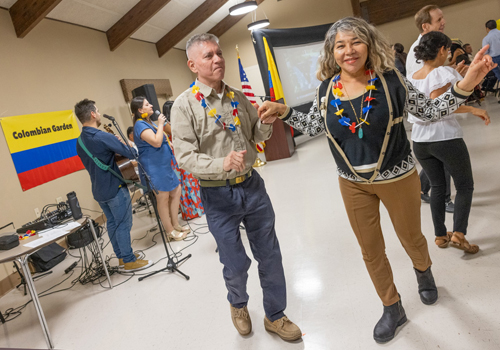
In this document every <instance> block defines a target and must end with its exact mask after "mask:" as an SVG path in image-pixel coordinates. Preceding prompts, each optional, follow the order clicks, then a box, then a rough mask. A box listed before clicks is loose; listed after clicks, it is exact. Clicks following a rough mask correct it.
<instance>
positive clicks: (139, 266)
mask: <svg viewBox="0 0 500 350" xmlns="http://www.w3.org/2000/svg"><path fill="white" fill-rule="evenodd" d="M151 265H153V262H152V261H151V260H140V259H137V260H136V261H134V262H129V263H126V264H125V267H124V268H123V269H124V270H125V271H127V272H132V271H139V270H144V269H147V268H148V267H150V266H151Z"/></svg>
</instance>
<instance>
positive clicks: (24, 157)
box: [1, 110, 84, 191]
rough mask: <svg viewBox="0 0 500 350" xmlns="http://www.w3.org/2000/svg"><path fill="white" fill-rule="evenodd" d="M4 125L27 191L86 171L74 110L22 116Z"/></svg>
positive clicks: (8, 119)
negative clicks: (78, 139)
mask: <svg viewBox="0 0 500 350" xmlns="http://www.w3.org/2000/svg"><path fill="white" fill-rule="evenodd" d="M1 124H2V129H3V132H4V134H5V139H6V140H7V145H8V146H9V150H10V153H11V156H12V161H13V162H14V166H15V168H16V172H17V176H18V177H19V182H20V183H21V187H22V189H23V191H26V190H29V189H30V188H33V187H36V186H39V185H41V184H44V183H46V182H49V181H52V180H55V179H57V178H59V177H62V176H64V175H68V174H71V173H73V172H75V171H78V170H81V169H83V168H84V166H83V163H82V161H81V160H80V158H79V157H78V155H77V154H76V140H77V138H78V136H79V135H80V129H79V128H78V124H77V122H76V117H75V115H74V114H73V111H71V110H68V111H60V112H50V113H38V114H27V115H19V116H15V117H8V118H3V119H2V120H1Z"/></svg>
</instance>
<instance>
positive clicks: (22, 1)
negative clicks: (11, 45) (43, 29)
mask: <svg viewBox="0 0 500 350" xmlns="http://www.w3.org/2000/svg"><path fill="white" fill-rule="evenodd" d="M61 1H62V0H17V1H16V2H15V3H14V5H12V6H11V7H10V9H9V13H10V17H11V18H12V23H13V24H14V29H15V30H16V35H17V37H18V38H24V37H25V36H26V35H27V34H28V33H29V32H30V31H31V30H32V29H33V28H35V26H36V25H37V24H38V23H40V21H41V20H42V19H44V18H45V16H47V14H48V13H49V12H50V11H52V10H53V9H54V8H55V7H56V6H57V5H58V4H59V3H60V2H61Z"/></svg>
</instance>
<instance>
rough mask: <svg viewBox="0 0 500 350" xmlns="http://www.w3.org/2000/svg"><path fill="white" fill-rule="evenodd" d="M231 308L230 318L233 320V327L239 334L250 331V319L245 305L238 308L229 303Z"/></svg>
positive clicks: (246, 333) (245, 333)
mask: <svg viewBox="0 0 500 350" xmlns="http://www.w3.org/2000/svg"><path fill="white" fill-rule="evenodd" d="M229 307H230V308H231V319H232V320H233V324H234V327H236V330H237V331H238V332H239V333H240V334H241V335H248V334H250V332H251V331H252V320H251V319H250V315H249V314H248V309H247V307H246V306H244V307H242V308H240V309H238V308H235V307H234V306H233V305H231V304H229Z"/></svg>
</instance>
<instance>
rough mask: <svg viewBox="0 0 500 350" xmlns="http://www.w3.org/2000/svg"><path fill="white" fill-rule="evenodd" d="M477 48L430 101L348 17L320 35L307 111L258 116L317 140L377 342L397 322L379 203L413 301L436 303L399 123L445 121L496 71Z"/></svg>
mask: <svg viewBox="0 0 500 350" xmlns="http://www.w3.org/2000/svg"><path fill="white" fill-rule="evenodd" d="M486 49H487V47H485V48H483V49H482V50H481V51H480V52H479V53H478V54H477V55H476V57H475V59H474V61H473V62H472V64H471V66H470V68H469V70H468V72H467V75H466V76H465V78H464V79H463V80H462V81H460V82H458V83H456V84H455V85H454V86H452V87H450V89H449V90H448V91H447V92H445V93H444V94H443V95H441V96H440V97H439V98H437V99H436V100H431V99H430V98H426V97H425V95H424V94H422V93H420V92H419V91H418V90H416V89H415V88H414V87H413V85H412V84H411V83H410V82H408V80H406V78H405V77H403V76H401V74H400V73H399V72H397V71H395V66H394V53H393V51H392V50H391V47H390V45H389V43H388V42H387V40H386V39H385V38H384V37H383V36H382V34H381V33H380V32H379V31H378V30H377V29H376V28H375V27H373V26H372V25H370V24H368V23H367V22H366V21H364V20H363V19H360V18H354V17H347V18H344V19H341V20H339V21H337V22H336V23H335V24H333V25H332V27H331V28H330V29H329V31H328V32H327V34H326V38H325V44H324V48H323V50H322V55H321V57H320V69H319V71H318V74H317V77H318V79H319V80H323V82H322V83H321V85H320V86H319V88H318V90H317V95H316V99H315V101H314V102H313V105H312V107H311V110H310V112H309V113H300V112H298V111H295V110H293V109H291V108H290V107H288V106H286V105H282V104H278V103H274V102H269V101H266V102H264V103H263V104H262V106H261V107H260V108H259V117H260V118H261V120H262V121H263V122H264V123H270V122H273V121H274V120H275V119H276V117H280V118H281V119H282V120H283V121H285V122H287V123H288V124H290V125H291V126H293V127H294V128H297V129H299V130H301V131H302V132H304V133H308V134H310V135H315V134H318V133H321V132H323V131H325V132H326V134H327V137H328V143H329V146H330V150H331V152H332V155H333V157H334V159H335V161H336V163H337V169H338V175H339V184H340V190H341V193H342V198H343V200H344V205H345V208H346V211H347V215H348V217H349V221H350V223H351V227H352V229H353V231H354V233H355V235H356V237H357V239H358V242H359V245H360V247H361V252H362V255H363V259H364V261H365V264H366V267H367V269H368V272H369V274H370V277H371V279H372V282H373V284H374V285H375V289H376V290H377V293H378V295H379V297H380V299H381V300H382V302H383V304H384V313H383V315H382V317H381V319H380V320H379V322H378V323H377V324H376V326H375V329H374V331H373V337H374V339H375V340H376V341H377V342H387V341H389V340H391V339H393V338H394V335H395V331H396V328H397V327H398V326H401V325H402V324H404V323H405V322H406V314H405V311H404V309H403V306H402V304H401V298H400V295H399V294H398V291H397V289H396V286H395V284H394V281H393V276H392V271H391V267H390V264H389V261H388V259H387V256H386V254H385V244H384V238H383V235H382V230H381V227H380V209H379V206H380V202H382V203H383V204H384V206H385V207H386V208H387V211H388V212H389V215H390V217H391V220H392V223H393V225H394V229H395V231H396V234H397V235H398V238H399V240H400V241H401V243H402V245H403V246H404V248H405V250H406V252H407V254H408V255H409V257H410V258H411V260H412V263H413V267H414V270H415V273H416V275H417V282H418V291H419V294H420V299H421V300H422V302H423V303H424V304H433V303H435V302H436V300H437V298H438V292H437V288H436V285H435V283H434V278H433V276H432V273H431V269H430V266H431V259H430V257H429V251H428V248H427V241H426V239H425V237H424V235H423V234H422V232H421V227H420V182H419V179H418V174H417V172H416V171H415V160H414V158H413V156H412V154H411V149H410V143H409V141H408V139H407V136H406V131H405V129H404V126H403V118H406V117H407V114H408V112H411V113H412V114H414V115H415V116H417V118H420V119H422V120H428V121H433V120H439V119H440V118H442V117H444V116H446V115H448V114H450V113H453V111H454V110H456V109H457V108H458V107H459V106H460V104H463V103H464V101H465V100H466V99H467V96H468V95H470V94H471V92H472V90H473V89H474V86H475V85H476V84H477V83H478V82H479V81H481V79H482V78H483V77H484V76H485V75H486V73H487V72H488V71H489V70H491V69H492V68H493V67H494V66H496V65H494V64H493V63H492V61H491V57H489V56H487V55H484V52H485V51H486Z"/></svg>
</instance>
